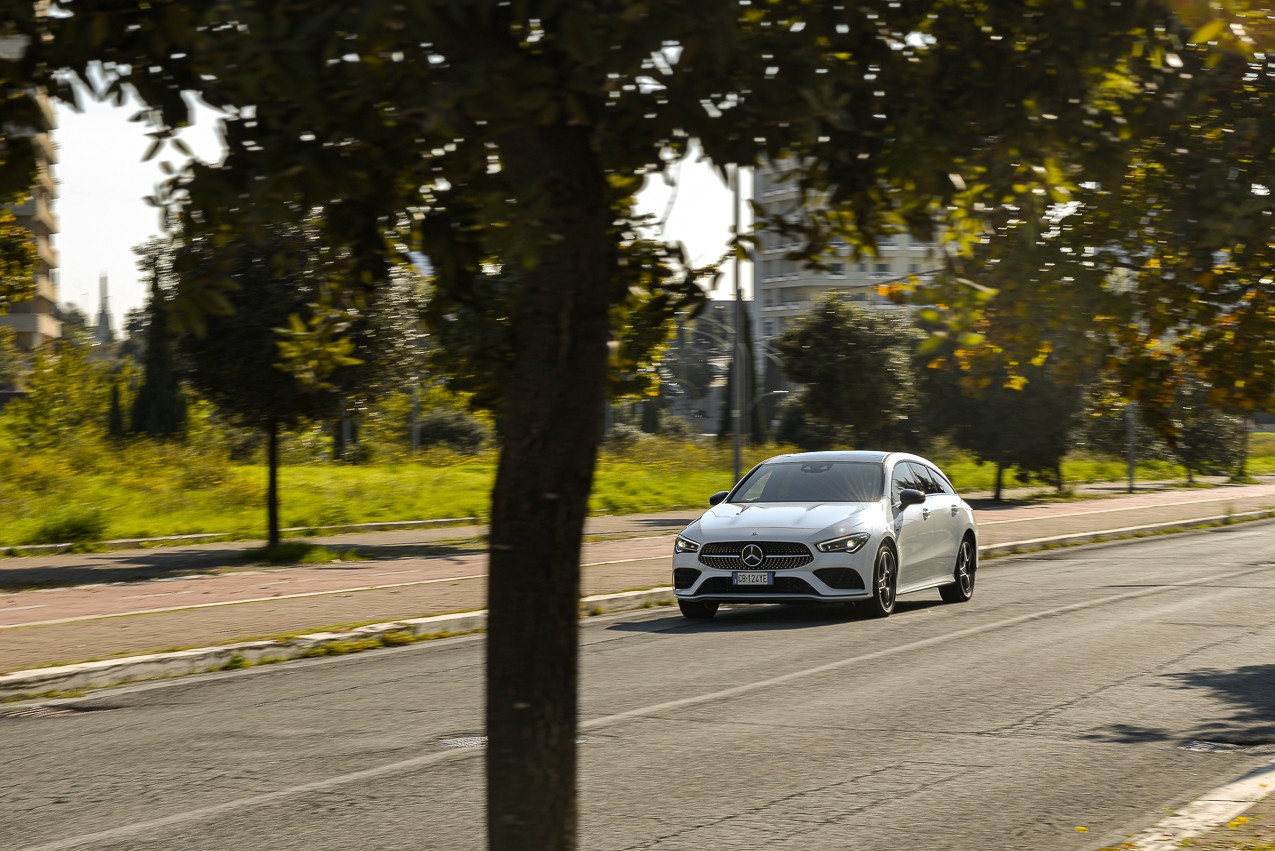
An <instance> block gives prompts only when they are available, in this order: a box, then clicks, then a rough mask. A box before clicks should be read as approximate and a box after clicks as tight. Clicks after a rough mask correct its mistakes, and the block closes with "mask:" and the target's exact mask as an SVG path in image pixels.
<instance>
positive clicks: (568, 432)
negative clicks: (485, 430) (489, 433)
mask: <svg viewBox="0 0 1275 851" xmlns="http://www.w3.org/2000/svg"><path fill="white" fill-rule="evenodd" d="M501 156H502V165H503V167H504V168H505V169H506V170H508V171H509V173H510V174H511V175H512V181H511V183H512V185H519V183H520V182H521V181H523V179H524V178H527V177H528V176H532V175H534V176H535V177H537V178H538V179H540V180H542V181H544V183H545V186H544V192H545V196H543V197H542V198H538V199H526V200H529V201H531V202H533V203H537V204H538V205H539V206H537V207H536V208H535V210H534V212H531V213H523V215H532V216H534V217H535V221H536V222H537V224H538V226H539V227H541V228H543V231H544V234H545V237H546V238H545V240H544V242H542V243H541V247H540V251H539V256H538V262H537V263H536V265H535V266H534V267H532V268H530V269H529V270H528V271H527V272H526V273H525V275H524V286H525V292H524V293H523V295H522V301H521V303H520V306H519V310H518V314H517V317H516V322H515V326H514V327H515V328H516V329H517V338H516V343H515V345H516V360H515V362H514V369H513V376H512V381H511V382H510V387H509V391H508V396H507V398H506V401H505V409H504V422H505V434H504V442H503V449H502V451H501V455H500V465H499V468H498V470H497V474H496V483H495V488H494V490H493V492H492V509H491V535H490V540H491V543H490V551H491V557H490V581H489V584H488V609H489V613H488V630H487V680H486V682H487V707H486V722H487V735H488V737H489V738H488V749H487V831H488V847H489V848H491V849H493V851H525V849H536V851H568V849H574V848H575V847H576V821H577V814H576V713H577V683H576V680H577V674H578V650H579V648H578V635H579V605H580V603H579V598H580V543H581V537H582V534H583V531H584V519H585V515H586V512H587V509H588V499H589V491H590V488H591V487H592V481H593V470H594V462H595V460H596V456H597V450H598V443H599V441H600V439H601V432H602V419H603V407H604V400H605V395H606V364H607V355H606V350H607V340H608V337H609V335H610V323H609V318H608V303H609V293H610V289H611V287H610V280H609V279H610V275H611V268H612V264H613V262H614V261H613V258H612V256H611V250H610V248H609V244H610V240H609V238H608V235H607V230H608V227H609V225H610V221H611V218H612V217H611V213H610V209H609V191H610V190H609V189H608V187H607V185H606V183H605V181H604V179H603V177H602V174H603V171H602V169H601V168H600V166H599V165H598V163H597V162H596V158H595V154H594V152H593V151H592V150H591V149H590V147H589V144H588V135H587V128H578V127H569V128H541V129H538V130H533V131H529V132H522V133H520V134H519V136H518V139H517V143H516V144H512V145H510V146H509V150H502V152H501ZM523 185H526V184H525V183H523Z"/></svg>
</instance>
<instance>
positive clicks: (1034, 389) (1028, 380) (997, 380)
mask: <svg viewBox="0 0 1275 851" xmlns="http://www.w3.org/2000/svg"><path fill="white" fill-rule="evenodd" d="M982 377H983V378H984V379H985V380H984V381H982V382H980V383H975V382H971V381H969V380H968V379H967V377H966V376H965V375H963V374H962V372H961V370H960V369H959V368H953V367H952V366H951V365H950V363H949V364H948V365H946V366H935V367H931V368H927V369H922V370H921V371H920V380H919V385H918V386H919V388H920V391H921V399H922V405H923V407H924V410H925V417H926V421H927V423H928V425H929V428H930V429H931V430H932V431H933V432H934V433H936V434H947V435H949V436H950V437H951V438H952V440H953V442H954V443H956V445H957V446H959V447H961V448H962V449H965V450H968V451H969V452H971V453H973V455H974V456H975V457H976V458H977V459H978V460H980V461H990V462H991V463H993V464H995V465H996V484H995V488H994V492H993V499H995V500H996V501H997V502H1000V501H1001V498H1002V493H1003V488H1004V484H1005V471H1006V470H1007V469H1009V468H1010V467H1014V468H1017V470H1018V472H1019V475H1020V476H1023V477H1026V476H1028V475H1030V474H1033V473H1035V474H1039V475H1042V476H1044V477H1046V478H1048V479H1050V480H1051V481H1053V482H1054V484H1055V485H1056V487H1058V488H1059V489H1060V490H1061V489H1062V487H1063V480H1062V473H1061V469H1062V459H1063V456H1064V455H1066V454H1067V451H1068V450H1069V449H1070V448H1071V438H1072V433H1073V430H1074V429H1075V427H1076V425H1077V423H1078V422H1079V417H1080V413H1081V411H1082V410H1083V407H1084V392H1083V388H1082V387H1080V386H1079V385H1074V384H1072V385H1069V384H1065V383H1062V382H1060V381H1058V380H1057V379H1056V378H1055V377H1054V376H1053V374H1052V373H1051V372H1050V371H1049V370H1048V369H1045V368H1044V367H1041V366H1031V365H1028V366H1027V367H1025V368H1019V369H1018V370H1016V372H1015V373H1014V374H1013V375H1011V374H1010V372H1009V370H1007V369H1005V368H1004V367H1003V366H999V365H992V366H991V367H990V368H988V369H987V370H986V371H985V372H983V373H982Z"/></svg>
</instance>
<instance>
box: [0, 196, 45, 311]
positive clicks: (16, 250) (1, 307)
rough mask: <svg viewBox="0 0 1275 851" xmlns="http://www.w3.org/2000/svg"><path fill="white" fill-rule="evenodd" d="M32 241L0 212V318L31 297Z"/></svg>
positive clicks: (27, 234)
mask: <svg viewBox="0 0 1275 851" xmlns="http://www.w3.org/2000/svg"><path fill="white" fill-rule="evenodd" d="M35 264H36V252H35V238H34V237H33V236H32V235H31V232H30V231H29V230H27V229H26V228H24V227H20V226H19V225H18V224H17V223H16V222H15V220H14V218H13V214H12V213H10V212H9V211H8V210H7V209H2V208H0V315H4V314H5V313H8V312H9V308H10V307H12V306H13V304H14V303H15V302H19V301H26V300H27V299H29V298H31V297H32V296H34V295H35Z"/></svg>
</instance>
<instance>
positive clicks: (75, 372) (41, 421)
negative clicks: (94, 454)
mask: <svg viewBox="0 0 1275 851" xmlns="http://www.w3.org/2000/svg"><path fill="white" fill-rule="evenodd" d="M111 386H112V378H111V369H110V367H109V366H108V365H106V364H103V363H95V362H93V361H90V360H89V358H88V350H87V349H86V348H84V347H81V346H76V345H73V344H70V343H66V342H55V343H51V344H49V345H47V346H44V347H41V348H40V349H38V350H37V351H36V352H35V353H34V354H33V355H32V359H31V372H30V373H29V374H28V376H27V393H26V395H25V396H23V397H21V398H18V399H14V400H13V401H12V402H10V403H9V404H8V405H7V406H5V409H4V412H3V415H2V416H3V419H4V422H5V426H6V429H7V431H8V432H9V434H10V435H12V437H13V439H14V441H15V442H16V443H17V444H18V445H19V446H21V447H23V448H27V449H30V448H43V447H51V446H56V445H58V444H60V443H62V442H63V441H64V440H66V439H69V438H70V437H72V436H75V435H81V436H82V435H84V434H86V433H92V434H96V433H100V432H101V430H102V428H103V425H104V424H105V422H106V418H107V411H108V409H109V407H110V394H111Z"/></svg>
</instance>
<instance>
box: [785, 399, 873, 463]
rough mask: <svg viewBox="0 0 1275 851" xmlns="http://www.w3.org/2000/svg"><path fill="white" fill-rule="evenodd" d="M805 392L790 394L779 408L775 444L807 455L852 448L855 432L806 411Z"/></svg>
mask: <svg viewBox="0 0 1275 851" xmlns="http://www.w3.org/2000/svg"><path fill="white" fill-rule="evenodd" d="M805 396H806V394H805V392H804V391H803V392H798V393H792V394H790V395H789V396H788V397H787V398H785V399H784V401H783V402H781V403H780V405H779V425H778V428H777V429H776V430H775V440H777V441H779V442H780V443H784V444H789V445H791V446H795V447H797V448H798V449H801V450H803V451H806V452H818V451H821V450H827V449H850V448H854V446H855V442H854V432H853V431H852V430H851V429H850V428H849V427H848V426H842V425H833V424H831V423H828V422H827V421H826V420H822V419H819V418H817V417H814V416H812V415H811V414H810V412H809V411H807V410H806V401H805Z"/></svg>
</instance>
